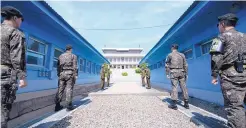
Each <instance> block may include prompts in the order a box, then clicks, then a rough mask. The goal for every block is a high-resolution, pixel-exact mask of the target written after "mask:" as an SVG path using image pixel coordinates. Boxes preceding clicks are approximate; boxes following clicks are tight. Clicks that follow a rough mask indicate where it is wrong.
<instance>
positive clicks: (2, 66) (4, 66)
mask: <svg viewBox="0 0 246 128" xmlns="http://www.w3.org/2000/svg"><path fill="white" fill-rule="evenodd" d="M0 67H1V68H11V66H10V65H1V66H0Z"/></svg>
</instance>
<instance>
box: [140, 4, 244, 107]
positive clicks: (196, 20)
mask: <svg viewBox="0 0 246 128" xmlns="http://www.w3.org/2000/svg"><path fill="white" fill-rule="evenodd" d="M233 4H234V2H231V1H230V2H216V1H211V2H198V4H196V6H195V7H194V8H192V9H190V11H189V12H186V14H184V15H183V17H181V19H180V20H179V21H178V22H176V23H175V25H174V26H173V27H172V28H176V29H173V30H170V31H168V33H166V34H165V35H164V36H163V38H162V39H161V40H160V41H159V42H158V45H156V46H155V47H153V48H152V50H151V51H150V52H149V53H148V54H147V55H146V56H145V58H143V60H142V61H141V62H140V63H143V62H147V63H149V65H150V68H151V81H152V82H153V83H161V84H155V85H156V86H160V87H163V88H166V89H171V85H170V80H169V79H167V78H166V74H165V69H164V61H165V58H166V56H167V54H168V53H169V52H170V46H171V44H172V43H174V42H175V43H178V44H179V51H181V52H184V51H186V50H188V49H192V58H189V59H187V62H188V66H189V73H188V74H189V75H188V81H187V87H188V90H189V93H190V96H194V97H197V98H200V99H203V100H207V101H211V102H215V103H218V104H223V97H222V94H221V88H220V86H219V85H217V86H215V85H212V84H211V71H210V67H211V65H210V63H211V61H210V60H211V58H210V55H209V54H208V53H206V54H202V44H204V43H207V42H208V41H209V40H211V39H213V38H214V37H216V36H217V35H218V29H217V27H216V24H217V17H218V16H220V15H223V14H226V13H228V12H230V11H232V12H234V13H236V14H237V16H238V17H239V19H240V20H239V22H238V25H237V27H236V29H237V30H239V31H241V32H244V33H246V15H245V14H246V2H239V3H238V5H239V7H238V8H237V9H236V10H235V9H234V10H232V8H231V7H232V5H233ZM198 8H200V9H199V10H198ZM194 12H196V13H194ZM187 18H190V20H189V21H188V22H187V23H185V24H184V25H183V26H180V25H181V24H182V22H184V21H185V20H186V19H187ZM177 28H178V29H177ZM173 31H176V32H175V33H174V34H173V35H172V36H171V37H168V36H167V35H170V33H172V32H173ZM153 51H154V52H153ZM158 62H161V63H162V64H161V65H160V64H159V63H158Z"/></svg>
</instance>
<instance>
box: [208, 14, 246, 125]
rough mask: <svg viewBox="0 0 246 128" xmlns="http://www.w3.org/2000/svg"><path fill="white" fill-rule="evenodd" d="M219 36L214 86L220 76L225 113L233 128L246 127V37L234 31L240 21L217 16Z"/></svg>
mask: <svg viewBox="0 0 246 128" xmlns="http://www.w3.org/2000/svg"><path fill="white" fill-rule="evenodd" d="M218 21H219V23H218V24H217V27H218V29H219V31H220V35H219V36H218V37H217V38H216V39H214V40H213V42H212V46H211V50H210V54H211V59H212V60H211V70H212V83H213V84H217V83H218V80H217V76H218V75H219V76H220V83H221V90H222V94H223V96H224V105H225V110H226V111H227V118H228V123H227V125H228V126H229V127H231V128H245V127H246V123H245V122H246V119H245V108H244V106H243V102H244V101H243V100H244V99H245V94H246V35H245V34H243V33H241V32H238V31H236V30H235V28H234V27H235V26H236V23H237V21H238V18H237V16H236V15H235V14H232V13H228V14H226V15H223V16H220V17H218Z"/></svg>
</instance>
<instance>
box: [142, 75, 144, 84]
mask: <svg viewBox="0 0 246 128" xmlns="http://www.w3.org/2000/svg"><path fill="white" fill-rule="evenodd" d="M142 85H145V81H144V77H142Z"/></svg>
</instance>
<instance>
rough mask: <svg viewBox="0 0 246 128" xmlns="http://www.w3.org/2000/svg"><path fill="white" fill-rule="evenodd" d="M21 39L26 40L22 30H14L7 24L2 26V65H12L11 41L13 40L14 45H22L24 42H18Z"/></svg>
mask: <svg viewBox="0 0 246 128" xmlns="http://www.w3.org/2000/svg"><path fill="white" fill-rule="evenodd" d="M12 37H15V38H12ZM20 38H21V39H22V38H25V36H24V34H23V33H22V32H21V31H20V30H18V29H16V28H13V27H11V26H9V25H7V24H5V23H2V24H1V65H10V64H11V60H10V48H11V47H10V43H11V42H10V40H12V42H13V43H22V42H17V41H18V40H20ZM23 43H24V42H23ZM12 45H14V44H12Z"/></svg>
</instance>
